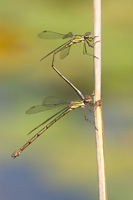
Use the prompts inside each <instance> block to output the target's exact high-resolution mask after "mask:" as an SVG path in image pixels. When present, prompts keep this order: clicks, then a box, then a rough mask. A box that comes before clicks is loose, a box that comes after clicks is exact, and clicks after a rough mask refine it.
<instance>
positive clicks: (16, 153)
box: [11, 150, 21, 158]
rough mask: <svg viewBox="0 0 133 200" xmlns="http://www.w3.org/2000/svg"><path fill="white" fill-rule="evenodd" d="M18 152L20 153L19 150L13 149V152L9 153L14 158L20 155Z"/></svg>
mask: <svg viewBox="0 0 133 200" xmlns="http://www.w3.org/2000/svg"><path fill="white" fill-rule="evenodd" d="M20 153H21V150H18V151H15V152H14V153H13V154H12V155H11V157H13V158H16V157H17V156H19V155H20Z"/></svg>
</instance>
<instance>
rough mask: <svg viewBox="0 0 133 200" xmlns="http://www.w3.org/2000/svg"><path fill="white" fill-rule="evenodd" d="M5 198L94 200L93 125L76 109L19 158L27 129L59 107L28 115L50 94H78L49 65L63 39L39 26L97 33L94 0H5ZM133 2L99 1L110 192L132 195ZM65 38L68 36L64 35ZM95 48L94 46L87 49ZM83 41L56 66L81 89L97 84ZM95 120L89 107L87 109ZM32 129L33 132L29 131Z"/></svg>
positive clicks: (1, 143)
mask: <svg viewBox="0 0 133 200" xmlns="http://www.w3.org/2000/svg"><path fill="white" fill-rule="evenodd" d="M0 5H1V6H0V199H1V200H22V199H25V200H30V199H32V200H36V199H45V200H60V199H62V200H68V199H69V200H90V199H91V200H94V199H98V180H97V163H96V145H95V131H94V128H93V127H92V126H91V125H90V124H88V123H87V122H85V120H84V116H83V110H82V109H77V110H75V111H73V112H71V113H70V114H68V115H66V116H65V117H63V118H62V119H61V120H60V121H59V122H57V123H56V124H55V125H53V126H52V127H51V128H50V129H48V130H47V131H46V132H45V134H43V135H42V136H41V137H40V138H38V139H37V140H36V141H35V142H34V143H33V144H32V145H31V146H30V147H28V148H27V149H26V150H25V151H24V152H23V153H22V155H21V156H20V157H18V158H16V159H15V160H14V159H12V158H11V154H12V153H13V152H14V151H15V150H17V149H18V148H19V147H21V146H22V145H23V144H24V143H25V142H26V141H27V140H28V139H30V138H31V136H27V133H28V132H29V131H30V130H31V129H33V128H34V127H35V126H37V125H38V124H39V123H41V122H43V121H44V120H45V119H47V118H48V117H50V116H51V115H53V114H54V113H55V112H57V111H58V110H59V109H57V108H56V109H54V110H49V111H47V112H43V113H40V114H36V115H26V114H25V111H26V110H27V109H28V108H30V107H31V106H33V105H37V104H41V102H42V100H43V99H44V98H45V97H46V96H49V95H52V96H56V97H62V98H66V99H70V100H78V99H79V98H78V96H77V94H76V93H75V92H74V91H73V90H72V89H71V88H70V86H69V85H67V84H66V83H65V82H64V81H63V80H62V79H61V78H60V77H59V76H58V75H57V74H56V73H55V72H54V70H53V69H52V67H51V63H52V55H51V56H49V57H47V58H46V59H45V60H43V61H42V62H40V61H39V60H40V59H41V58H42V57H43V56H44V55H46V54H47V53H49V52H50V51H52V50H53V49H54V48H56V47H58V46H59V45H61V44H62V43H63V42H64V41H62V40H41V39H39V38H38V37H37V35H38V33H40V32H41V31H44V30H51V31H55V32H59V33H68V32H69V31H72V32H73V34H84V33H85V32H88V31H91V32H92V33H93V2H92V1H86V0H83V1H78V0H72V1H70V0H67V1H61V0H56V1H54V0H49V1H46V0H38V1H35V0H32V1H31V0H29V1H27V0H23V1H17V0H13V1H9V0H5V1H2V0H1V1H0ZM132 7H133V1H131V0H127V1H125V0H121V1H115V0H112V1H108V0H106V1H105V0H103V1H102V98H103V119H104V145H105V164H106V176H107V192H108V199H121V200H125V199H133V191H132V188H133V142H132V141H133V134H132V133H133V105H132V102H133V61H132V53H133V50H132V49H133V48H132V45H133V39H132V38H133V26H132V19H133V12H132ZM66 41H67V40H66ZM88 50H89V53H92V49H88ZM82 52H83V44H77V45H73V46H72V47H71V51H70V55H69V56H68V57H66V58H65V59H63V60H60V58H59V55H57V56H56V61H55V65H56V67H57V69H59V70H60V71H61V72H62V73H63V74H64V75H65V76H66V77H67V78H68V79H69V80H70V81H72V83H73V84H74V85H75V86H76V87H77V88H79V90H81V91H82V93H83V94H84V95H86V94H89V95H91V94H92V91H93V89H94V80H93V59H92V57H89V56H85V55H83V53H82ZM87 116H88V118H89V119H91V120H93V116H92V114H91V113H87ZM32 135H33V134H32Z"/></svg>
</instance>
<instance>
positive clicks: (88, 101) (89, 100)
mask: <svg viewBox="0 0 133 200" xmlns="http://www.w3.org/2000/svg"><path fill="white" fill-rule="evenodd" d="M84 102H85V103H91V102H92V98H91V97H90V96H85V98H84Z"/></svg>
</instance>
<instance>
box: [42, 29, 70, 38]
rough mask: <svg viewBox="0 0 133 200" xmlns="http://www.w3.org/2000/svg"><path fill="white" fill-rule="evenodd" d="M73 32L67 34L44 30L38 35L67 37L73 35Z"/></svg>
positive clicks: (43, 36)
mask: <svg viewBox="0 0 133 200" xmlns="http://www.w3.org/2000/svg"><path fill="white" fill-rule="evenodd" d="M72 36H73V34H72V32H69V33H67V34H61V33H56V32H53V31H43V32H41V33H39V35H38V37H39V38H42V39H60V38H62V39H66V38H70V37H72Z"/></svg>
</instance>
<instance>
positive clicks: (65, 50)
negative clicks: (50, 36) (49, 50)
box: [60, 47, 70, 59]
mask: <svg viewBox="0 0 133 200" xmlns="http://www.w3.org/2000/svg"><path fill="white" fill-rule="evenodd" d="M69 52H70V47H67V48H65V49H63V50H61V52H60V58H61V59H63V58H65V57H66V56H68V54H69Z"/></svg>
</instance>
